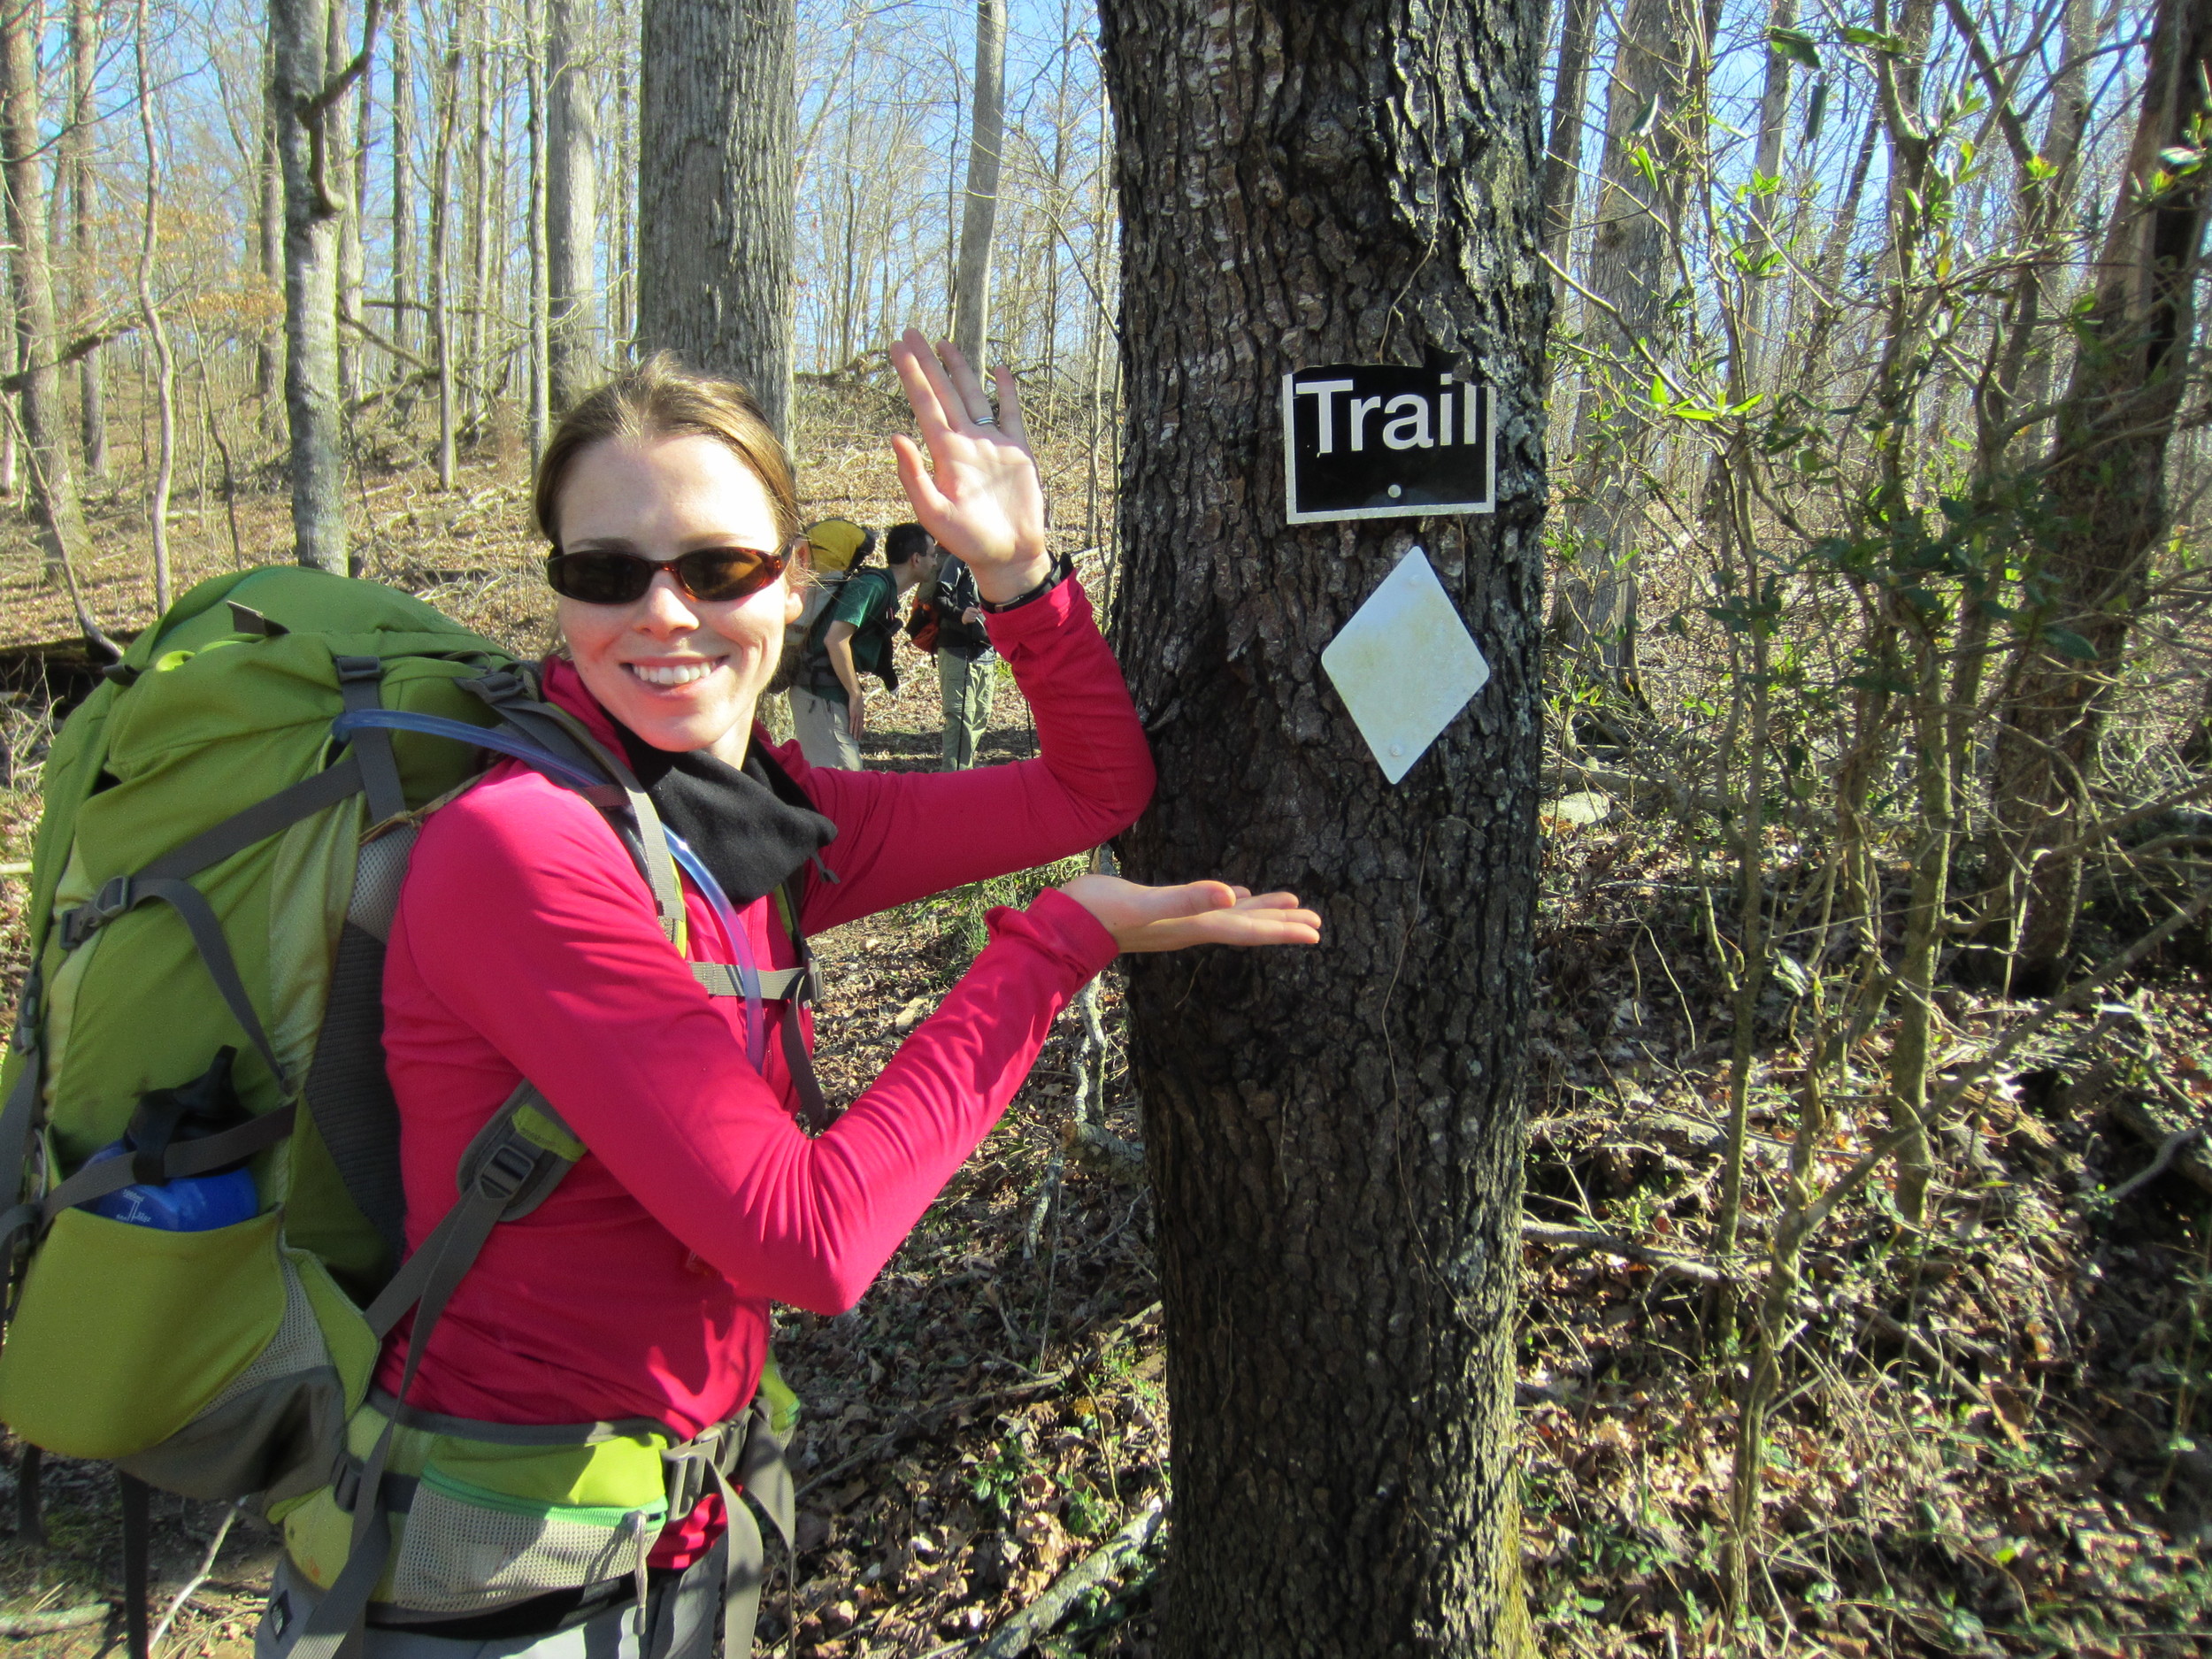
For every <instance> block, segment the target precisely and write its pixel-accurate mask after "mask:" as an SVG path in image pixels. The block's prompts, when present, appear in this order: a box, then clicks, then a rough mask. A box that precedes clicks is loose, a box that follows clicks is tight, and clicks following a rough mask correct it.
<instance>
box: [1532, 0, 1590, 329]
mask: <svg viewBox="0 0 2212 1659" xmlns="http://www.w3.org/2000/svg"><path fill="white" fill-rule="evenodd" d="M1596 21H1597V0H1566V16H1565V17H1564V18H1563V19H1562V20H1561V23H1560V31H1559V73H1558V74H1557V76H1556V77H1555V80H1554V82H1553V86H1552V100H1551V143H1550V144H1549V145H1548V147H1547V149H1546V150H1545V155H1544V255H1545V257H1547V258H1548V259H1549V260H1550V261H1551V262H1552V264H1553V265H1555V266H1556V267H1557V268H1558V269H1559V270H1560V271H1561V272H1562V273H1564V272H1565V270H1566V268H1567V257H1568V254H1569V251H1570V250H1569V247H1568V243H1569V241H1570V239H1571V236H1572V235H1573V233H1574V223H1575V198H1576V197H1577V196H1578V194H1579V193H1580V187H1581V182H1582V180H1581V173H1582V111H1583V106H1584V105H1585V104H1587V103H1588V102H1589V98H1590V49H1591V46H1592V45H1593V43H1594V35H1595V30H1594V27H1593V26H1594V24H1595V23H1596ZM1554 280H1555V283H1556V284H1557V294H1558V298H1559V303H1561V304H1564V303H1566V297H1567V296H1566V279H1565V277H1564V276H1563V275H1562V276H1560V277H1557V278H1555V279H1554Z"/></svg>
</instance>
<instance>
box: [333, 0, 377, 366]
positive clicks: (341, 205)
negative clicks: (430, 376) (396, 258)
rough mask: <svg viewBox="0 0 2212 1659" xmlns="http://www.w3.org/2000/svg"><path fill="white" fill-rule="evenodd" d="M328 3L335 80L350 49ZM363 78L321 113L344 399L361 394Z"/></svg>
mask: <svg viewBox="0 0 2212 1659" xmlns="http://www.w3.org/2000/svg"><path fill="white" fill-rule="evenodd" d="M329 4H330V12H329V34H328V35H327V36H326V41H325V57H324V61H323V68H324V72H325V73H326V75H327V76H328V77H329V80H330V82H331V84H333V85H335V84H337V82H338V78H339V77H340V76H341V75H342V74H343V73H345V67H346V65H347V63H348V62H349V60H350V58H352V55H353V54H352V48H351V45H350V43H349V38H348V33H347V27H346V22H347V10H348V7H347V4H346V0H329ZM366 84H367V83H366V81H365V79H364V80H362V81H357V82H350V83H349V84H347V85H346V86H345V87H344V88H343V89H342V91H340V92H339V93H338V95H337V96H335V97H334V99H333V100H332V102H331V105H330V112H329V114H328V115H326V117H325V118H324V119H323V131H324V134H326V142H325V150H324V157H325V163H326V166H327V167H328V169H329V172H328V175H327V176H328V180H329V196H330V201H331V204H332V205H333V206H334V207H335V208H336V209H337V210H338V291H337V306H338V311H337V318H338V327H337V341H338V396H340V398H342V400H343V401H344V402H345V403H357V402H359V401H360V397H361V335H360V334H359V332H358V331H357V329H355V328H354V327H353V326H351V325H352V324H354V323H356V322H357V321H358V320H359V319H360V316H361V281H362V270H363V255H362V251H361V216H360V214H359V213H358V212H357V211H355V208H356V204H357V202H358V201H359V199H360V192H359V189H358V188H357V183H356V179H357V174H358V173H359V171H360V168H361V165H362V159H363V158H362V157H361V156H360V155H359V154H358V152H357V145H356V142H355V124H356V121H357V111H356V110H355V107H354V106H355V104H356V103H357V100H359V99H360V98H361V96H363V92H364V89H365V86H366Z"/></svg>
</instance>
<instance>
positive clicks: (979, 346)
mask: <svg viewBox="0 0 2212 1659" xmlns="http://www.w3.org/2000/svg"><path fill="white" fill-rule="evenodd" d="M971 108H972V112H973V114H972V119H971V120H970V121H969V123H968V189H967V196H966V200H965V202H964V204H963V206H962V210H961V219H960V268H959V272H958V273H957V275H956V277H955V279H954V281H953V298H952V338H953V343H954V344H956V345H957V346H958V347H959V348H960V349H961V351H962V352H963V354H964V355H965V356H966V357H967V359H968V361H969V362H970V363H972V364H973V365H975V367H976V370H977V372H978V373H980V372H981V371H982V368H983V365H984V359H985V354H986V352H987V350H988V349H989V346H990V334H991V234H992V230H993V228H994V227H995V224H996V222H997V219H998V175H999V152H1000V150H1001V147H1002V145H1003V144H1004V142H1005V139H1006V0H975V96H974V100H973V102H972V105H971ZM986 384H988V382H986Z"/></svg>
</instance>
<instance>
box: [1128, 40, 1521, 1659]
mask: <svg viewBox="0 0 2212 1659" xmlns="http://www.w3.org/2000/svg"><path fill="white" fill-rule="evenodd" d="M1102 22H1103V35H1104V42H1105V48H1106V54H1105V55H1106V67H1107V77H1108V81H1109V85H1110V90H1111V93H1112V96H1113V100H1114V105H1115V110H1116V112H1117V115H1118V127H1119V140H1118V143H1119V156H1118V170H1119V185H1120V195H1121V208H1122V214H1123V226H1124V231H1123V236H1124V241H1123V281H1122V292H1123V294H1124V296H1125V302H1124V303H1125V311H1124V319H1123V334H1122V342H1123V344H1122V349H1123V363H1124V370H1125V376H1126V386H1127V400H1128V449H1127V451H1126V455H1125V463H1124V468H1123V477H1122V492H1121V496H1120V516H1121V537H1122V542H1121V556H1122V557H1123V559H1124V560H1125V565H1124V569H1125V572H1126V579H1125V580H1124V581H1123V582H1122V583H1120V584H1119V588H1120V595H1121V598H1120V614H1119V617H1118V638H1120V639H1121V640H1122V641H1125V642H1127V647H1126V650H1125V664H1126V666H1127V668H1128V671H1129V673H1130V676H1131V680H1132V683H1133V690H1134V692H1135V695H1136V698H1137V703H1138V707H1139V709H1140V710H1141V713H1142V715H1143V717H1144V718H1145V720H1146V723H1147V727H1148V730H1149V731H1150V732H1151V733H1153V735H1154V741H1155V745H1156V753H1157V757H1158V761H1159V766H1160V787H1159V791H1158V794H1157V795H1156V800H1155V803H1154V806H1153V809H1152V810H1151V812H1150V813H1149V815H1148V817H1147V818H1145V819H1144V820H1143V821H1142V822H1141V824H1140V825H1139V826H1137V827H1136V828H1135V829H1134V830H1133V832H1132V833H1130V835H1129V836H1128V837H1127V838H1126V846H1125V856H1126V864H1127V867H1128V869H1129V871H1130V873H1132V874H1133V875H1134V876H1136V877H1137V878H1139V879H1143V880H1147V881H1163V880H1182V879H1188V878H1189V877H1191V876H1194V875H1198V874H1218V875H1220V876H1222V877H1224V878H1225V879H1230V880H1233V881H1238V882H1242V883H1246V884H1248V885H1249V886H1251V887H1255V888H1259V887H1291V888H1294V889H1295V890H1296V891H1297V892H1298V893H1299V894H1300V895H1302V896H1303V897H1304V898H1305V899H1306V900H1307V902H1310V903H1311V904H1312V905H1314V907H1315V908H1316V909H1317V910H1320V911H1321V912H1322V913H1323V914H1324V916H1325V918H1326V930H1327V931H1326V936H1325V941H1324V943H1323V945H1322V946H1321V948H1320V949H1317V950H1313V951H1279V952H1254V953H1250V954H1234V953H1227V952H1209V953H1202V954H1200V955H1196V956H1189V957H1179V958H1168V957H1145V956H1140V957H1136V958H1133V967H1132V972H1131V997H1132V1010H1133V1054H1132V1064H1133V1071H1134V1075H1135V1077H1136V1079H1137V1082H1138V1085H1139V1087H1140V1088H1141V1093H1142V1097H1143V1100H1144V1104H1145V1113H1146V1141H1147V1148H1146V1149H1147V1156H1148V1164H1149V1170H1150V1175H1151V1179H1152V1182H1153V1187H1154V1192H1155V1194H1156V1203H1157V1249H1158V1256H1159V1263H1160V1271H1161V1279H1162V1295H1163V1300H1164V1316H1165V1321H1166V1330H1167V1340H1168V1391H1169V1402H1170V1406H1171V1410H1172V1414H1173V1423H1174V1471H1173V1472H1174V1489H1175V1512H1174V1524H1173V1533H1172V1541H1171V1546H1170V1551H1171V1553H1170V1569H1169V1570H1170V1589H1169V1593H1168V1610H1167V1615H1166V1626H1165V1630H1164V1646H1163V1651H1164V1653H1167V1654H1169V1655H1176V1656H1177V1659H1200V1656H1202V1659H1239V1656H1240V1655H1252V1656H1253V1659H1279V1655H1347V1656H1348V1659H1349V1656H1353V1655H1356V1656H1357V1659H1371V1655H1386V1654H1405V1653H1423V1654H1438V1655H1484V1656H1485V1659H1488V1656H1491V1655H1516V1656H1517V1655H1529V1654H1532V1652H1533V1644H1532V1637H1531V1635H1530V1633H1529V1626H1528V1622H1527V1618H1526V1615H1525V1611H1524V1609H1523V1608H1522V1606H1521V1596H1520V1587H1519V1578H1518V1570H1517V1562H1518V1553H1517V1552H1518V1537H1519V1526H1518V1510H1517V1485H1518V1472H1517V1459H1516V1452H1515V1432H1514V1417H1513V1370H1512V1353H1513V1330H1514V1319H1515V1308H1516V1301H1515V1298H1516V1290H1517V1280H1518V1264H1519V1258H1520V1245H1519V1236H1520V1235H1519V1218H1520V1194H1521V1156H1522V1141H1523V1134H1522V1121H1521V1107H1520V1100H1519V1087H1520V1078H1521V1057H1520V1056H1521V1042H1522V1029H1523V1023H1524V1018H1525V1011H1526V1006H1527V1001H1528V988H1529V984H1530V981H1531V979H1532V963H1531V924H1532V910H1533V902H1534V893H1535V872H1536V859H1537V836H1536V821H1535V810H1536V799H1537V793H1536V792H1537V778H1538V771H1539V765H1538V763H1539V708H1540V695H1539V693H1540V681H1539V676H1538V651H1539V639H1540V631H1541V616H1540V599H1539V593H1540V578H1541V558H1542V554H1541V549H1540V545H1539V542H1538V539H1537V531H1538V527H1539V525H1540V520H1541V517H1542V512H1543V503H1544V481H1543V462H1542V455H1541V430H1542V422H1543V412H1542V386H1541V383H1540V357H1541V351H1542V342H1543V330H1544V324H1545V320H1546V317H1547V313H1548V308H1549V304H1550V290H1549V285H1548V282H1547V280H1546V278H1545V274H1544V272H1543V269H1542V266H1541V265H1540V262H1539V257H1538V250H1539V236H1538V232H1539V191H1538V173H1539V168H1540V162H1541V153H1542V152H1541V142H1540V141H1541V134H1540V130H1539V129H1540V116H1541V110H1540V99H1539V96H1538V84H1537V81H1538V77H1537V63H1538V58H1539V54H1540V48H1541V38H1542V30H1543V13H1542V8H1541V7H1540V6H1539V5H1537V4H1530V3H1529V0H1509V3H1507V4H1488V5H1479V4H1471V3H1470V0H1447V3H1446V4H1440V5H1434V6H1416V5H1413V4H1410V3H1409V0H1349V3H1348V4H1341V5H1337V6H1330V7H1316V6H1307V5H1301V4H1291V3H1290V0H1108V4H1105V5H1104V6H1103V7H1102ZM1342 362H1366V363H1379V362H1393V363H1400V364H1408V365H1426V366H1429V367H1432V368H1434V369H1436V370H1438V371H1440V372H1455V373H1457V374H1458V375H1459V376H1460V377H1461V378H1462V379H1472V380H1481V381H1486V382H1487V383H1488V384H1490V385H1491V386H1493V387H1494V388H1495V393H1496V400H1497V401H1496V408H1497V411H1498V426H1499V431H1500V437H1499V442H1498V474H1499V476H1498V485H1497V497H1498V502H1499V511H1497V512H1496V513H1495V514H1494V516H1479V517H1460V518H1427V519H1417V518H1394V519H1369V520H1363V521H1357V522H1352V523H1344V524H1330V525H1305V526H1289V525H1287V524H1286V522H1285V517H1286V515H1285V509H1284V480H1283V472H1282V467H1283V459H1282V457H1283V445H1282V437H1281V427H1280V425H1279V422H1280V413H1279V411H1280V384H1281V380H1282V376H1283V375H1284V373H1286V371H1288V370H1292V369H1295V368H1299V367H1301V366H1304V365H1321V364H1329V363H1342ZM1415 545H1418V546H1420V547H1421V548H1423V549H1425V550H1426V552H1427V554H1428V556H1429V557H1430V558H1431V559H1432V562H1433V564H1434V565H1435V567H1436V570H1437V572H1438V574H1439V575H1440V578H1441V580H1442V581H1443V584H1444V587H1445V588H1446V590H1447V591H1448V593H1449V594H1450V595H1452V597H1453V600H1454V601H1455V603H1456V605H1457V606H1458V609H1459V611H1460V614H1461V615H1462V616H1463V618H1465V619H1466V620H1467V623H1468V625H1469V626H1470V627H1471V629H1472V631H1473V632H1474V634H1475V635H1476V637H1477V639H1478V641H1479V643H1480V645H1481V648H1482V649H1483V651H1484V653H1485V655H1486V657H1488V659H1489V662H1490V664H1491V667H1492V670H1493V675H1494V677H1493V678H1492V680H1490V682H1489V684H1488V685H1487V686H1486V687H1484V688H1483V689H1482V691H1481V692H1480V693H1479V694H1478V695H1477V696H1476V698H1475V699H1474V701H1473V702H1472V703H1471V704H1470V705H1469V707H1468V708H1467V709H1466V710H1464V711H1463V713H1462V714H1461V715H1460V716H1459V717H1458V718H1456V719H1455V720H1454V721H1453V722H1452V724H1451V725H1450V726H1448V727H1447V728H1446V730H1445V732H1444V733H1443V734H1442V736H1441V737H1440V739H1439V740H1438V741H1437V743H1436V744H1435V746H1434V747H1433V748H1432V749H1430V750H1429V751H1428V752H1427V753H1426V754H1425V755H1424V756H1423V757H1421V758H1420V759H1419V760H1418V761H1417V763H1416V764H1415V765H1414V766H1413V769H1412V770H1411V771H1410V772H1409V773H1408V774H1407V775H1406V777H1405V779H1404V780H1403V781H1402V782H1401V783H1400V784H1397V785H1395V786H1393V785H1391V784H1388V783H1386V782H1385V781H1384V779H1383V776H1382V774H1381V772H1380V771H1379V768H1378V766H1377V765H1376V763H1375V761H1374V759H1373V758H1372V757H1371V755H1370V754H1369V752H1368V750H1367V749H1366V746H1365V744H1364V742H1363V740H1362V739H1361V737H1360V735H1359V733H1358V732H1357V731H1356V728H1355V727H1354V726H1353V724H1352V722H1351V720H1350V718H1349V717H1348V714H1347V713H1346V711H1345V709H1344V706H1343V704H1342V703H1341V702H1340V699H1339V698H1338V696H1337V694H1336V693H1335V691H1334V690H1333V688H1332V687H1330V685H1329V684H1328V682H1327V680H1325V676H1324V675H1323V673H1322V671H1321V664H1320V654H1321V650H1322V648H1323V647H1324V646H1325V645H1326V644H1327V643H1328V641H1330V639H1331V638H1332V637H1333V635H1334V634H1336V633H1337V632H1338V630H1339V629H1340V628H1341V627H1342V626H1344V624H1345V622H1346V621H1347V620H1348V618H1350V616H1351V615H1352V613H1353V611H1355V610H1356V609H1357V608H1358V607H1359V605H1360V604H1361V603H1363V602H1364V601H1365V600H1366V599H1367V597H1368V596H1369V595H1371V593H1372V592H1373V591H1374V589H1375V588H1376V586H1377V585H1378V584H1379V582H1380V581H1381V580H1382V579H1383V578H1384V577H1385V576H1386V574H1387V573H1388V572H1390V570H1391V569H1392V567H1393V566H1394V564H1395V563H1396V561H1397V560H1398V559H1399V558H1400V557H1403V556H1405V555H1406V553H1407V550H1408V549H1409V548H1410V547H1413V546H1415ZM1408 672H1409V673H1418V672H1422V670H1421V664H1418V663H1409V664H1408Z"/></svg>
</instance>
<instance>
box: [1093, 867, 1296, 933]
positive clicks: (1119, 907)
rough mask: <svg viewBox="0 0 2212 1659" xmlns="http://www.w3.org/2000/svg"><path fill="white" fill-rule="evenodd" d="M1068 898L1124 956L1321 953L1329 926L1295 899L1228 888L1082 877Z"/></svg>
mask: <svg viewBox="0 0 2212 1659" xmlns="http://www.w3.org/2000/svg"><path fill="white" fill-rule="evenodd" d="M1060 891H1061V892H1063V893H1064V894H1066V895H1068V896H1069V897H1070V898H1071V899H1073V900H1074V901H1075V902H1077V903H1078V904H1080V905H1081V906H1082V907H1083V908H1084V909H1085V910H1088V911H1089V912H1090V913H1091V914H1092V915H1093V916H1094V917H1096V918H1098V922H1099V925H1100V926H1102V927H1103V928H1105V930H1106V931H1107V932H1108V933H1111V934H1112V935H1113V936H1114V942H1115V943H1116V944H1117V945H1118V946H1120V947H1121V949H1124V950H1181V949H1184V948H1185V947H1186V946H1188V945H1317V944H1319V943H1320V942H1321V918H1320V917H1318V916H1317V915H1315V914H1314V912H1313V911H1311V910H1302V909H1301V908H1299V904H1298V895H1296V894H1294V893H1254V892H1253V891H1252V890H1251V889H1250V888H1249V887H1231V886H1230V885H1229V884H1228V883H1227V882H1225V881H1191V882H1186V883H1185V884H1184V885H1183V886H1181V887H1142V886H1140V885H1139V884H1138V883H1136V882H1134V881H1124V880H1123V879H1121V878H1120V877H1118V876H1099V875H1087V876H1078V877H1076V878H1075V879H1074V880H1072V881H1070V882H1066V883H1064V884H1063V886H1062V887H1061V888H1060Z"/></svg>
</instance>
